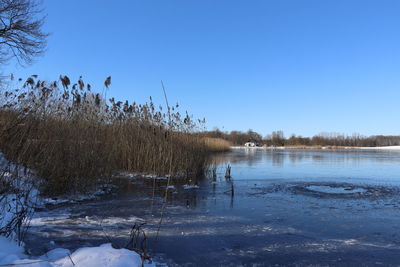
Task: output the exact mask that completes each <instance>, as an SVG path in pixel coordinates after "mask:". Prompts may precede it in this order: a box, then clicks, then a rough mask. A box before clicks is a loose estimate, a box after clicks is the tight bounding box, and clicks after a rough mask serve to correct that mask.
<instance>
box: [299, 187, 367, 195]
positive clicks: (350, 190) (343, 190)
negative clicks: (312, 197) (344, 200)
mask: <svg viewBox="0 0 400 267" xmlns="http://www.w3.org/2000/svg"><path fill="white" fill-rule="evenodd" d="M307 189H308V190H311V191H316V192H321V193H328V194H356V193H365V192H367V190H366V189H364V188H359V187H358V188H357V187H348V186H347V187H341V186H335V187H334V186H329V185H309V186H307Z"/></svg>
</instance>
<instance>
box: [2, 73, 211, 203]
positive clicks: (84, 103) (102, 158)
mask: <svg viewBox="0 0 400 267" xmlns="http://www.w3.org/2000/svg"><path fill="white" fill-rule="evenodd" d="M60 82H61V85H62V87H61V88H60V87H59V86H58V83H57V82H53V83H47V82H43V81H40V80H36V79H35V77H30V78H29V79H28V80H27V81H26V82H25V83H24V84H23V85H21V86H19V87H18V89H17V90H13V91H5V92H3V93H2V98H1V100H2V101H3V103H2V106H1V109H0V150H1V151H2V152H3V153H5V155H6V156H7V158H8V159H9V160H12V161H13V162H15V163H17V164H22V165H24V166H27V167H30V168H32V169H34V170H35V171H36V172H37V175H38V176H39V177H42V178H43V179H44V181H45V183H44V187H45V190H46V192H47V193H48V194H52V195H57V194H62V193H66V192H71V191H72V192H82V191H83V192H84V191H85V190H87V189H88V188H90V187H91V186H92V185H94V184H96V183H99V182H104V179H107V178H110V177H111V175H112V174H113V173H114V172H115V171H121V170H123V171H134V172H147V173H154V174H158V175H165V174H173V175H175V176H180V177H186V178H191V179H193V178H194V177H198V176H199V175H201V174H202V173H203V172H204V169H205V168H206V165H207V157H208V154H209V146H206V145H205V144H204V143H203V142H199V139H198V138H196V137H195V136H194V135H192V134H190V133H192V132H193V131H194V130H195V129H196V127H197V124H196V123H194V121H193V119H192V118H191V117H190V116H188V115H186V116H185V117H182V116H181V115H180V113H179V112H178V111H177V110H176V108H177V106H176V107H171V108H168V109H167V111H168V113H166V112H163V111H162V107H159V108H158V109H156V108H155V105H154V103H153V102H152V101H151V99H150V102H149V103H146V104H143V105H138V104H136V103H134V102H133V103H128V101H126V102H120V101H116V100H114V99H113V98H111V99H110V100H109V101H106V100H105V99H104V98H103V97H102V96H101V95H99V94H95V93H92V92H91V87H90V86H89V85H87V86H85V84H84V82H83V81H82V80H81V79H80V80H79V81H78V83H77V84H74V85H72V86H70V80H69V78H68V77H66V76H64V77H61V78H60ZM110 83H111V78H107V80H106V83H105V86H106V87H107V88H108V86H109V85H110Z"/></svg>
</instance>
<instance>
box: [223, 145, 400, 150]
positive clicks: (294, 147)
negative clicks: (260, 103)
mask: <svg viewBox="0 0 400 267" xmlns="http://www.w3.org/2000/svg"><path fill="white" fill-rule="evenodd" d="M230 148H231V149H265V150H267V149H282V150H283V149H365V150H399V151H400V146H375V147H351V146H342V147H340V146H339V147H332V146H321V147H317V146H286V147H285V146H276V147H272V146H258V147H245V146H231V147H230Z"/></svg>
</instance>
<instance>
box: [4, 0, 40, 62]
mask: <svg viewBox="0 0 400 267" xmlns="http://www.w3.org/2000/svg"><path fill="white" fill-rule="evenodd" d="M40 3H41V1H39V0H0V62H1V63H4V62H6V61H8V60H10V59H11V58H15V59H16V60H17V61H18V63H19V64H21V65H23V64H24V63H26V64H29V63H31V62H32V60H33V58H34V57H36V56H39V55H41V54H42V53H43V52H44V50H45V48H46V40H47V36H48V34H47V33H44V32H43V31H42V26H43V22H44V19H45V17H44V16H43V15H42V9H41V8H40Z"/></svg>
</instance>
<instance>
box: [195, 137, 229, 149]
mask: <svg viewBox="0 0 400 267" xmlns="http://www.w3.org/2000/svg"><path fill="white" fill-rule="evenodd" d="M202 140H203V141H204V143H205V144H206V146H207V148H208V149H209V150H210V151H213V152H225V151H229V150H230V147H231V146H232V144H231V143H230V142H229V141H227V140H224V139H222V138H212V137H204V138H203V139H202Z"/></svg>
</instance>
